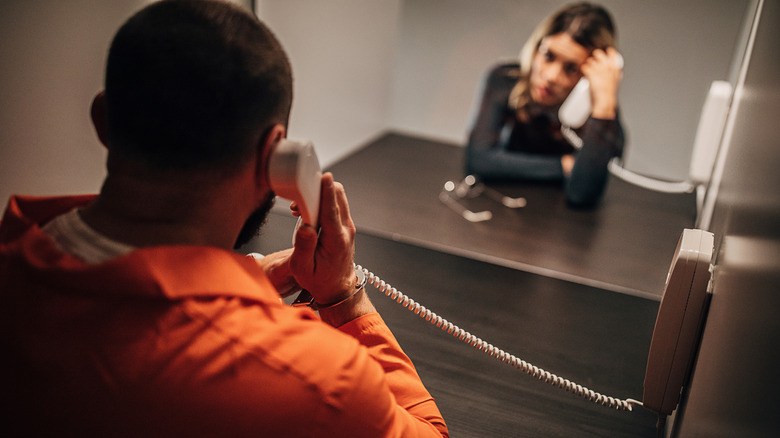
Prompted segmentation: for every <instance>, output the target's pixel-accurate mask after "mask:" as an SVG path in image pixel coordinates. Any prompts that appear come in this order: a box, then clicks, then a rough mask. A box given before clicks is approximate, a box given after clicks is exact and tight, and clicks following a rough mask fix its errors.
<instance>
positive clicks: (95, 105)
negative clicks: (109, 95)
mask: <svg viewBox="0 0 780 438" xmlns="http://www.w3.org/2000/svg"><path fill="white" fill-rule="evenodd" d="M90 116H91V117H92V125H93V126H94V127H95V132H96V133H97V136H98V139H99V140H100V142H101V143H103V146H105V147H108V126H107V122H106V92H105V90H101V91H100V92H99V93H98V94H97V96H95V98H94V99H92V107H91V108H90Z"/></svg>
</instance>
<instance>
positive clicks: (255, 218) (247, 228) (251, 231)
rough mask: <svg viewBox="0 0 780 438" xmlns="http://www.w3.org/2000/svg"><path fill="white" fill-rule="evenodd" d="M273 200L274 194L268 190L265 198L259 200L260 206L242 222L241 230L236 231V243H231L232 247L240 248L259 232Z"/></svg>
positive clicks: (272, 204)
mask: <svg viewBox="0 0 780 438" xmlns="http://www.w3.org/2000/svg"><path fill="white" fill-rule="evenodd" d="M275 200H276V194H274V192H271V191H269V192H268V195H267V196H266V197H265V199H263V201H262V202H260V206H258V207H257V209H256V210H255V211H253V212H252V214H250V215H249V217H248V218H247V219H246V221H245V222H244V226H243V227H241V231H239V232H238V237H236V243H234V244H233V249H238V248H241V247H242V246H244V245H246V244H247V243H249V241H250V240H252V239H253V238H255V237H256V236H257V235H259V234H260V229H261V228H262V227H263V225H265V222H266V220H267V219H268V213H269V212H270V211H271V207H273V206H274V201H275Z"/></svg>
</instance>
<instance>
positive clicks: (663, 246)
mask: <svg viewBox="0 0 780 438" xmlns="http://www.w3.org/2000/svg"><path fill="white" fill-rule="evenodd" d="M462 168H463V148H462V147H459V146H457V145H454V144H451V143H446V142H440V141H435V140H430V139H424V138H419V137H414V136H409V135H402V134H398V133H393V132H390V133H386V134H384V135H381V136H379V137H378V138H376V139H374V140H372V141H370V142H368V143H367V144H366V145H365V146H364V147H362V148H360V149H359V150H358V151H356V152H355V153H353V154H351V155H350V156H348V157H346V158H345V159H343V160H342V161H339V162H337V163H335V164H334V165H332V166H330V167H329V168H328V169H326V170H328V171H331V172H333V174H334V176H335V178H336V179H337V180H338V181H340V182H342V183H343V184H344V186H345V188H346V190H347V195H348V197H349V202H350V209H351V212H352V216H353V218H354V220H355V223H356V225H357V227H358V229H359V230H360V231H361V232H363V233H366V234H372V235H375V236H379V237H384V238H388V239H392V240H395V241H400V242H406V243H410V244H413V245H416V246H422V247H426V248H430V249H435V250H437V251H441V252H446V253H449V254H454V255H460V256H464V257H467V258H472V259H475V260H480V261H484V262H488V263H491V264H497V265H501V266H505V267H510V268H513V269H518V270H523V271H526V272H531V273H535V274H539V275H543V276H549V277H552V278H558V279H563V280H567V281H571V282H575V283H579V284H583V285H589V286H594V287H598V288H600V289H604V290H611V291H616V292H623V293H627V294H630V295H635V296H642V297H648V298H651V299H656V300H658V299H660V296H661V294H662V292H663V286H664V283H665V280H666V273H667V271H668V269H669V265H670V262H671V259H672V255H673V254H674V250H675V248H676V246H677V241H678V239H679V237H680V235H681V233H682V231H683V229H684V228H691V227H692V226H693V224H694V221H695V214H696V200H695V196H694V195H693V194H666V193H658V192H653V191H650V190H647V189H643V188H640V187H637V186H634V185H631V184H629V183H626V182H624V181H622V180H620V179H618V178H615V177H610V180H609V182H608V186H607V190H606V193H605V195H604V198H603V200H602V202H601V204H600V205H599V207H598V208H595V209H590V210H578V209H572V208H569V207H567V206H566V204H565V202H564V194H563V190H562V189H561V187H560V185H559V184H538V183H536V184H531V183H512V184H497V185H493V187H494V188H496V189H498V190H499V191H501V192H502V193H504V194H506V195H509V196H513V197H516V196H522V197H524V198H526V200H527V206H526V207H523V208H518V209H511V208H506V207H503V206H502V205H500V204H499V203H498V202H496V201H494V200H492V199H490V198H488V197H486V196H484V195H483V196H479V197H476V198H474V199H465V200H462V203H463V205H465V206H467V207H468V208H470V209H471V210H473V211H481V210H484V209H488V210H490V211H492V214H493V218H492V219H491V220H489V221H486V222H479V223H472V222H469V221H467V220H465V219H463V217H461V216H460V215H458V214H457V213H455V212H454V211H453V210H451V209H450V208H449V207H447V206H446V205H445V204H443V203H442V202H440V201H439V194H440V193H441V191H442V189H443V186H444V183H445V181H448V180H452V181H460V180H462V178H463V176H464V175H463V170H462Z"/></svg>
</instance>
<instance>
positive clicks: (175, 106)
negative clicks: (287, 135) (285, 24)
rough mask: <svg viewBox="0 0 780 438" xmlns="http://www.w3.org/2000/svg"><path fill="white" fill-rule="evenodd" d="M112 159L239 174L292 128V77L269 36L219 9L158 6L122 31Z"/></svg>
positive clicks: (112, 88) (111, 103) (204, 4)
mask: <svg viewBox="0 0 780 438" xmlns="http://www.w3.org/2000/svg"><path fill="white" fill-rule="evenodd" d="M105 87H106V118H107V122H108V137H109V141H110V145H111V146H110V149H109V152H110V153H112V154H118V155H120V156H122V157H125V158H130V159H133V160H136V161H140V162H143V163H145V164H147V165H149V166H151V167H153V168H157V169H161V170H162V169H179V170H199V169H203V168H206V167H209V168H230V167H233V166H236V165H239V164H240V163H241V162H243V160H244V159H245V157H246V156H248V154H249V153H251V151H252V147H253V144H252V141H253V138H255V137H256V136H257V135H258V131H262V132H266V131H267V130H268V129H269V128H270V127H271V126H273V124H275V123H280V124H284V125H286V124H287V119H288V116H289V111H290V105H291V101H292V73H291V69H290V63H289V61H288V59H287V55H286V54H285V52H284V50H283V49H282V47H281V45H280V44H279V42H278V41H277V40H276V38H275V37H274V35H273V34H272V33H271V31H270V30H269V29H268V28H267V27H266V26H265V25H263V24H262V23H261V22H260V21H258V20H257V18H256V17H254V16H253V15H252V14H250V13H249V12H248V11H245V10H243V9H242V8H240V7H239V6H235V5H232V4H230V3H228V2H222V1H202V0H190V1H174V0H168V1H160V2H155V3H152V4H151V5H150V6H147V7H146V8H145V9H143V10H141V11H140V12H139V13H137V14H136V15H134V16H133V17H132V18H130V19H129V20H128V21H127V22H126V23H125V24H124V25H123V26H122V27H121V28H120V30H119V31H118V33H117V34H116V36H115V37H114V40H113V43H112V45H111V48H110V50H109V54H108V63H107V68H106V84H105Z"/></svg>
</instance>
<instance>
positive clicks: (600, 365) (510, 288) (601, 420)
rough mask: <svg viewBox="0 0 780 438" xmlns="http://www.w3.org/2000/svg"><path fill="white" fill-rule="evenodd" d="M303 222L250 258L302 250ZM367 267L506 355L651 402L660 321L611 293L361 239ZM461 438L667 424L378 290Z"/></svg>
mask: <svg viewBox="0 0 780 438" xmlns="http://www.w3.org/2000/svg"><path fill="white" fill-rule="evenodd" d="M294 224H295V221H294V219H293V218H291V217H290V216H289V215H288V214H279V213H272V214H271V215H270V217H269V221H268V223H267V225H266V227H265V228H264V230H263V233H262V235H261V236H260V237H259V238H257V239H255V240H254V241H253V242H251V244H250V245H249V246H247V247H245V248H243V249H242V250H245V251H247V252H248V251H258V252H261V253H270V252H273V251H276V250H280V249H283V248H287V247H289V246H290V237H291V234H292V229H293V227H294ZM356 259H357V262H358V263H360V264H362V265H363V266H364V267H366V268H367V269H370V270H371V271H372V272H374V273H375V274H376V275H378V276H379V277H380V278H382V279H384V280H386V281H387V282H388V283H390V284H392V285H393V286H395V287H396V288H397V289H398V290H400V291H402V292H403V293H405V294H407V295H409V296H410V297H412V298H413V299H414V300H416V301H418V302H420V303H421V304H422V305H424V306H426V307H427V308H429V309H431V310H432V311H434V312H436V313H437V314H438V315H440V316H442V317H444V318H446V319H447V320H449V321H450V322H452V323H453V324H456V325H458V326H459V327H462V328H463V329H464V330H467V331H469V332H470V333H472V334H474V335H475V336H478V337H480V338H481V339H483V340H484V341H486V342H489V343H490V344H492V345H495V346H496V347H499V348H502V349H503V350H505V351H507V352H508V353H511V354H513V355H515V356H517V357H518V358H520V359H523V360H526V361H527V362H529V363H531V364H533V365H535V366H537V367H540V368H543V369H545V370H547V371H549V372H550V373H553V374H556V375H559V376H561V377H564V378H567V379H570V380H571V381H573V382H576V383H578V384H580V385H583V386H585V387H588V388H590V389H592V390H594V391H597V392H600V393H602V394H604V395H607V396H612V397H615V398H619V399H625V398H634V399H641V398H642V382H643V378H644V370H645V364H646V360H647V351H648V348H649V345H650V338H651V334H652V330H653V324H654V322H655V315H656V313H657V310H658V302H657V301H655V300H652V299H647V298H641V297H637V296H632V295H627V294H621V293H615V292H612V291H605V290H601V289H598V288H594V287H590V286H585V285H582V284H577V283H573V282H569V281H564V280H560V279H555V278H551V277H549V276H544V275H537V274H533V273H529V272H526V271H522V270H517V269H512V268H508V267H505V266H500V265H497V264H492V263H486V262H483V261H479V260H475V259H473V258H468V257H461V256H458V255H453V254H449V253H445V252H441V251H435V250H432V249H429V248H425V247H422V246H416V245H411V244H408V243H405V242H399V241H394V240H392V239H385V238H382V237H379V236H376V235H373V234H371V233H364V232H361V231H359V232H358V235H357V237H356ZM369 294H370V296H371V297H372V301H373V302H374V303H375V305H376V307H377V309H378V310H379V312H380V313H381V314H382V316H383V318H384V320H385V321H386V322H387V324H388V326H389V327H390V328H391V330H392V331H393V333H394V334H395V336H396V338H397V339H398V341H399V343H400V345H401V346H402V348H403V349H404V350H405V352H406V353H407V354H408V355H409V356H410V358H411V359H412V361H413V362H414V364H415V366H416V368H417V370H418V372H419V374H420V376H421V378H422V380H423V382H424V383H425V385H426V387H427V388H428V390H429V391H430V392H431V394H432V395H433V396H434V398H435V399H436V401H437V404H438V406H439V408H440V409H441V411H442V414H443V416H444V418H445V421H446V422H447V424H448V426H449V428H450V432H451V436H453V437H461V438H462V437H526V436H527V437H542V438H543V437H605V436H609V437H655V436H656V432H655V422H656V416H655V414H653V413H651V412H649V411H646V410H644V409H643V408H635V409H634V411H633V412H625V411H616V410H615V409H610V408H607V407H604V406H600V405H596V404H594V403H592V402H589V401H587V400H585V399H583V398H581V397H579V396H576V395H574V394H572V393H569V392H566V391H563V390H561V389H558V388H555V387H552V386H551V385H549V384H547V383H544V382H542V381H540V380H538V379H536V378H533V377H531V376H529V375H527V374H525V373H523V372H521V371H519V370H517V369H515V368H513V367H511V366H509V365H507V364H504V363H502V362H500V361H498V360H497V359H494V358H492V357H489V356H488V355H486V354H485V353H483V352H481V351H478V350H477V349H475V348H473V347H471V346H468V345H466V344H464V343H462V342H461V341H459V340H457V339H455V338H453V337H452V336H450V335H448V334H447V333H446V332H444V331H442V330H441V329H438V328H436V327H435V326H433V325H431V324H429V323H428V322H426V321H425V320H423V319H422V318H420V317H419V316H416V315H415V314H413V313H412V312H409V311H408V310H407V309H405V308H403V307H401V306H400V305H398V304H397V303H395V302H394V301H392V300H390V299H389V298H387V297H385V296H384V294H382V293H381V292H379V291H378V290H376V289H374V288H373V287H369Z"/></svg>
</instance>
